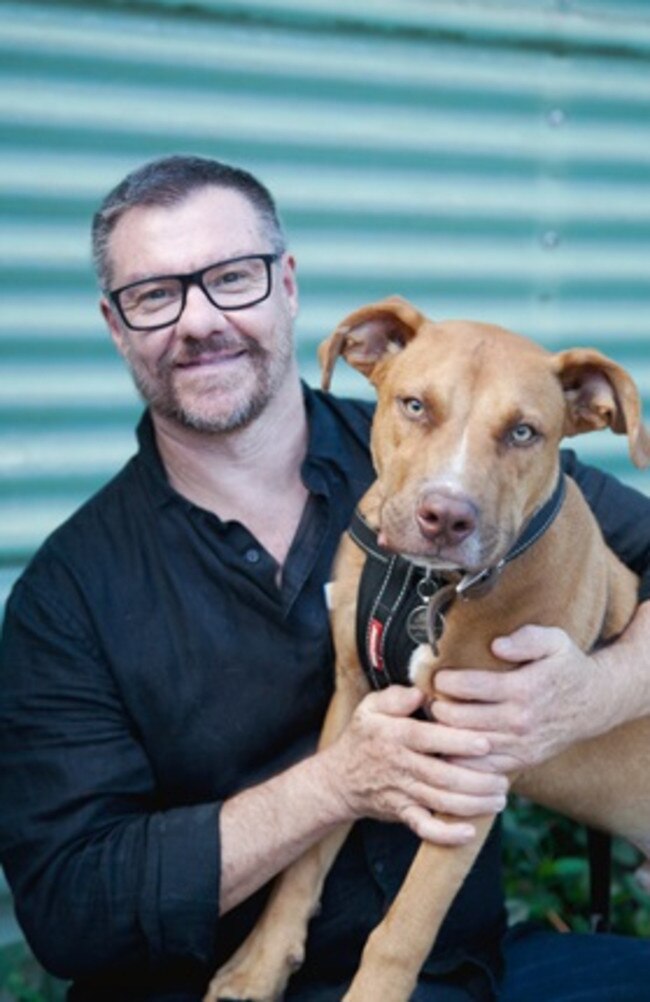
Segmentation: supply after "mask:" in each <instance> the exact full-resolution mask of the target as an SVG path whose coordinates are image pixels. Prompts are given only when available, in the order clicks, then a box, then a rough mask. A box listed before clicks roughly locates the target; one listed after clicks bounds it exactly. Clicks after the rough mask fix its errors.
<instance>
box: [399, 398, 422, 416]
mask: <svg viewBox="0 0 650 1002" xmlns="http://www.w3.org/2000/svg"><path fill="white" fill-rule="evenodd" d="M400 406H401V408H402V410H403V411H404V413H405V414H406V416H407V417H409V418H419V417H422V415H423V414H424V404H423V403H422V401H421V400H418V398H417V397H402V399H401V400H400Z"/></svg>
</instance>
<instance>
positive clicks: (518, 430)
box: [508, 424, 539, 445]
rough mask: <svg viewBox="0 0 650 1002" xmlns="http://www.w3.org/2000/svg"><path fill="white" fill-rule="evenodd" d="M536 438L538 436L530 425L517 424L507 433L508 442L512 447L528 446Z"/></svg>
mask: <svg viewBox="0 0 650 1002" xmlns="http://www.w3.org/2000/svg"><path fill="white" fill-rule="evenodd" d="M536 438H539V435H538V433H537V430H536V429H535V428H533V426H532V424H517V425H515V427H514V428H511V429H510V431H509V432H508V441H509V442H510V443H511V444H512V445H530V444H531V442H534V441H535V439H536Z"/></svg>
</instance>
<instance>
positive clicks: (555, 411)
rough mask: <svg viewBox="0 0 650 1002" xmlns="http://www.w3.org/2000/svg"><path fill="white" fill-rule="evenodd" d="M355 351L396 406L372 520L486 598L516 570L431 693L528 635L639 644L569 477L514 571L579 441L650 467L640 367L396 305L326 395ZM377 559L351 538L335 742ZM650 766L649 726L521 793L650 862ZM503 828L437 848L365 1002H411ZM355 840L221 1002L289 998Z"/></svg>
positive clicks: (379, 425) (617, 735) (339, 350)
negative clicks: (598, 433)
mask: <svg viewBox="0 0 650 1002" xmlns="http://www.w3.org/2000/svg"><path fill="white" fill-rule="evenodd" d="M340 354H341V355H343V356H344V357H345V359H346V361H347V362H349V363H350V364H351V365H353V366H354V367H355V368H356V369H358V370H360V371H361V372H362V373H364V374H365V375H366V376H367V377H368V378H369V379H370V381H371V382H372V383H373V385H374V386H375V387H376V389H377V393H378V405H377V412H376V416H375V419H374V424H373V431H372V451H373V458H374V463H375V467H376V471H377V480H376V482H375V483H374V484H373V486H372V487H371V489H370V490H369V491H368V493H367V494H366V495H365V497H364V498H363V500H362V502H361V504H360V509H361V512H362V514H363V516H364V518H365V520H366V522H367V523H368V524H369V525H370V526H371V527H373V528H374V529H375V530H377V532H378V534H379V543H380V544H381V546H383V547H385V548H387V549H389V550H391V551H394V552H397V553H400V554H402V555H404V556H406V557H407V558H408V560H409V561H411V562H413V563H414V564H416V565H424V566H425V567H428V568H432V569H435V570H441V571H442V572H444V573H449V574H450V575H451V577H452V579H453V578H454V572H455V571H456V570H457V569H462V575H463V577H462V579H461V580H462V581H463V582H465V584H466V585H467V584H468V582H469V586H470V587H472V581H473V580H474V577H475V575H480V574H481V572H484V571H486V570H490V569H493V568H497V569H498V571H497V572H495V573H493V574H491V575H486V577H488V578H489V580H488V583H487V585H486V587H483V588H481V589H479V592H478V593H477V594H475V596H474V597H473V598H472V599H471V600H469V594H468V596H467V600H466V601H462V600H457V601H454V602H453V603H452V604H451V605H450V607H449V608H448V609H447V611H446V614H445V625H444V630H443V632H442V635H441V636H440V637H432V638H431V639H432V641H433V647H435V649H436V654H434V651H433V649H432V646H431V645H430V644H429V643H425V644H422V645H421V646H419V647H417V648H416V650H415V652H414V654H413V656H412V657H411V661H410V664H409V674H410V677H411V680H412V681H413V682H414V684H416V685H418V686H419V687H420V688H421V689H422V690H424V692H425V693H427V695H428V696H429V697H433V696H434V690H435V672H436V668H437V667H438V666H439V665H442V664H444V665H445V666H446V667H449V666H454V667H459V668H461V667H477V666H492V667H494V668H495V669H503V668H504V667H512V666H511V665H508V666H506V665H504V663H503V662H499V661H498V660H497V659H496V658H495V657H494V656H493V655H492V654H491V652H490V644H491V641H492V640H493V639H494V637H495V636H500V635H505V634H508V633H510V632H512V631H514V630H515V629H516V628H518V627H520V626H522V625H523V624H525V623H537V624H541V625H553V626H560V627H562V628H563V629H564V630H566V631H567V632H568V633H569V634H570V635H571V636H572V637H573V639H574V640H575V642H576V643H577V644H578V645H579V646H580V647H581V648H582V649H584V650H589V649H590V648H591V647H592V646H593V645H594V644H595V643H596V642H597V641H598V640H604V639H606V638H610V637H613V636H615V635H617V634H618V633H620V632H621V631H622V630H623V628H624V627H625V626H626V624H627V623H628V621H629V620H630V618H631V616H632V614H633V612H634V609H635V606H636V602H637V598H636V596H637V585H638V582H637V579H636V578H635V576H634V575H633V574H632V573H631V572H630V571H628V570H627V569H626V568H625V567H623V565H622V564H621V563H620V562H619V561H618V560H617V559H616V557H615V556H614V555H613V554H612V553H611V551H610V550H608V549H607V548H606V547H605V545H604V542H603V540H602V537H601V535H600V530H599V528H598V526H597V524H596V522H595V520H594V518H593V516H592V515H591V513H590V511H589V509H588V507H587V504H586V503H585V501H584V500H583V498H582V495H581V493H580V491H579V490H578V489H577V488H576V487H575V486H574V485H573V484H572V482H571V481H570V480H569V479H568V478H567V479H566V495H565V497H564V499H563V500H562V501H561V507H560V508H559V513H558V514H557V515H556V517H555V518H554V519H552V521H551V524H550V525H545V526H544V527H543V529H544V530H545V531H543V532H542V533H541V535H540V538H538V539H537V540H536V541H534V543H533V545H531V546H529V548H528V549H526V550H525V552H523V553H521V554H516V555H515V556H514V558H513V559H510V557H511V555H512V552H513V549H512V548H513V544H515V543H516V541H517V540H519V539H520V538H521V534H522V530H525V528H526V526H530V524H531V519H533V518H534V517H535V515H536V512H538V511H539V509H540V507H543V506H544V505H545V504H546V503H547V502H548V501H549V498H552V497H553V496H557V494H556V493H555V490H556V485H557V484H558V483H560V479H559V458H558V445H559V443H560V440H561V439H562V438H563V437H564V436H565V435H575V434H579V433H581V432H586V431H592V430H595V429H598V428H603V427H606V426H609V427H610V428H612V430H613V431H615V432H617V433H619V434H621V433H626V434H627V435H628V439H629V449H630V454H631V456H632V459H633V460H634V462H635V463H636V464H637V465H638V466H642V465H645V464H647V463H649V462H650V435H649V434H648V432H647V431H646V430H645V429H644V428H643V426H642V424H641V407H640V402H639V396H638V393H637V390H636V388H635V386H634V384H633V382H632V380H631V379H630V377H629V376H628V375H627V373H626V372H625V371H624V370H623V369H621V368H620V367H619V366H618V365H616V364H615V363H614V362H612V361H610V360H609V359H607V358H605V357H604V356H603V355H601V354H600V353H599V352H596V351H592V350H589V349H575V350H571V351H564V352H560V353H559V354H556V355H553V354H550V353H549V352H547V351H545V350H543V349H542V348H540V347H538V346H536V345H534V344H533V343H531V342H530V341H528V340H526V339H524V338H522V337H519V336H518V335H516V334H511V333H509V332H508V331H505V330H502V329H500V328H497V327H492V326H488V325H486V324H479V323H473V322H467V321H445V322H441V323H433V322H432V321H430V320H427V319H426V318H425V317H424V316H423V315H422V314H421V313H419V312H418V311H417V310H416V309H415V308H414V307H412V306H411V305H410V304H409V303H407V302H405V301H404V300H401V299H396V298H394V299H389V300H386V301H384V302H381V303H379V304H376V305H373V306H368V307H365V308H363V309H361V310H358V311H357V312H355V313H353V314H352V315H351V316H350V317H348V318H347V319H346V320H345V321H344V322H343V324H342V325H341V326H340V327H339V328H338V329H337V330H336V331H335V333H334V334H333V335H332V336H331V337H330V338H329V339H328V340H327V341H326V342H325V343H324V344H323V345H322V346H321V360H322V363H323V367H324V385H325V387H327V386H328V385H329V380H330V376H331V372H332V368H333V366H334V362H335V360H336V358H337V356H338V355H340ZM554 514H555V513H554ZM506 557H508V562H505V563H503V562H504V559H505V558H506ZM365 559H366V554H365V553H364V552H363V550H362V549H360V548H359V546H358V545H357V544H356V542H355V541H354V540H353V539H352V538H351V537H350V536H346V538H345V539H344V540H343V543H342V545H341V549H340V552H339V558H338V563H337V572H336V584H335V593H334V610H333V628H334V634H335V641H336V650H337V664H336V692H335V695H334V697H333V700H332V703H331V705H330V708H329V711H328V714H327V718H326V721H325V725H324V729H323V732H322V737H321V746H326V745H327V744H329V743H331V742H332V741H334V740H335V739H336V738H337V737H338V736H339V734H340V733H341V732H342V730H343V729H344V727H345V726H346V724H347V723H348V721H349V719H350V717H351V715H352V713H353V711H354V708H355V707H356V705H357V703H358V702H359V700H360V699H361V698H362V697H363V695H364V694H365V693H366V692H367V690H368V683H367V681H366V679H365V676H364V675H363V672H362V671H361V669H360V667H359V656H358V652H357V646H356V636H355V609H356V602H357V589H358V584H359V578H360V573H361V569H362V566H363V564H364V561H365ZM558 570H559V571H560V573H558ZM459 576H460V575H456V577H455V580H458V577H459ZM461 591H462V586H461ZM459 598H462V595H461V594H460V593H459ZM429 626H430V627H431V624H429ZM649 769H650V719H644V720H641V721H638V722H635V723H632V724H628V725H625V726H624V727H619V728H617V729H616V730H614V731H612V732H611V733H610V734H608V735H606V736H604V737H602V738H598V739H594V740H592V741H589V742H583V743H582V744H581V745H577V746H574V747H573V748H572V749H571V750H569V751H568V752H566V753H564V754H562V755H561V756H559V757H558V758H556V759H554V760H553V761H552V762H550V763H547V764H545V765H543V766H539V767H537V768H535V769H534V770H531V771H529V772H528V773H526V774H523V775H521V776H520V777H518V778H517V790H518V791H521V792H525V793H526V794H527V795H528V796H532V797H533V799H535V800H536V801H537V802H539V803H541V804H544V805H546V806H548V807H552V808H555V809H558V810H560V811H562V812H563V813H565V814H567V815H569V816H571V817H573V818H575V819H576V820H578V821H581V822H586V823H589V824H591V825H593V826H596V827H600V828H603V829H605V830H607V831H611V832H615V833H617V834H620V835H623V836H625V837H626V838H627V839H629V840H630V841H631V842H632V843H634V844H635V845H636V846H637V847H639V848H640V849H641V850H642V851H643V852H644V853H645V854H646V856H648V855H650V796H649V791H650V785H649V783H648V775H649V774H650V772H649ZM622 776H624V777H625V782H624V783H622V782H621V777H622ZM492 822H493V818H492V817H483V818H479V819H477V820H476V822H475V824H476V828H477V832H478V835H477V837H476V838H475V839H474V840H473V842H472V843H471V844H469V845H467V846H463V847H459V848H458V847H454V848H442V847H438V846H435V845H432V844H429V843H423V844H422V846H421V847H420V849H419V851H418V853H417V855H416V858H415V860H414V862H413V864H412V866H411V869H410V871H409V873H408V875H407V878H406V880H405V882H404V885H403V886H402V888H401V890H400V892H399V894H398V896H397V898H396V899H395V902H394V904H393V906H392V907H391V909H390V911H389V913H388V915H387V916H386V918H385V919H384V921H383V922H382V923H381V924H380V926H378V928H377V929H376V930H375V931H374V932H373V934H372V935H371V937H370V938H369V940H368V943H367V945H366V948H365V950H364V954H363V958H362V963H361V967H360V969H359V971H358V973H357V976H356V977H355V979H354V982H353V984H352V986H351V988H350V990H349V991H348V993H347V995H346V996H345V998H346V1000H347V1002H369V1000H373V999H381V1000H382V1002H406V1000H407V999H408V997H409V995H410V993H411V991H412V990H413V988H414V986H415V982H416V979H417V976H418V973H419V970H420V967H421V965H422V963H423V962H424V960H425V958H426V956H427V954H428V952H429V951H430V949H431V947H432V944H433V942H434V940H435V938H436V935H437V932H438V929H439V927H440V925H441V923H442V921H443V919H444V916H445V914H446V912H447V910H448V908H449V905H450V904H451V902H452V900H453V898H454V895H455V894H456V891H457V890H458V888H459V887H460V885H461V883H462V882H463V880H464V878H465V876H466V874H467V873H468V871H469V869H470V867H471V866H472V863H473V861H474V859H475V858H476V855H477V853H478V852H479V850H480V848H481V845H482V844H483V841H484V839H485V837H486V835H487V833H488V831H489V829H490V826H491V824H492ZM348 830H349V829H348V827H345V828H344V829H342V830H338V831H337V832H335V833H334V834H333V835H332V836H330V837H329V838H328V839H326V840H325V841H324V842H323V843H321V844H320V845H317V846H315V847H314V848H313V849H312V850H310V851H309V852H307V853H306V854H305V856H304V857H302V858H301V859H300V860H298V861H297V863H295V864H294V865H293V866H292V867H290V868H289V869H288V870H287V871H286V872H285V873H284V874H283V875H282V876H281V877H280V878H279V880H278V882H277V884H276V887H275V888H274V892H273V894H272V896H271V899H270V901H269V904H268V906H267V909H266V911H265V913H264V915H263V916H262V918H261V920H260V922H259V923H258V925H257V927H256V928H255V929H254V930H253V933H252V934H251V936H250V937H249V939H248V940H247V941H246V942H245V943H244V945H243V946H242V947H241V948H240V950H239V951H238V952H237V954H236V955H235V956H234V957H233V958H232V959H231V961H230V962H229V963H228V964H227V965H226V966H225V967H224V968H223V969H222V970H221V971H220V972H219V973H218V974H217V975H216V976H215V978H214V980H213V981H212V983H211V986H210V990H209V992H208V995H207V996H206V1002H215V1000H217V999H218V998H220V997H221V998H227V999H249V1000H254V1002H272V1000H274V999H277V998H278V997H279V996H280V995H281V993H282V991H283V989H284V986H285V984H286V982H287V980H288V978H289V976H290V974H291V972H292V970H293V969H295V967H296V966H297V965H298V964H299V963H300V962H301V960H302V957H303V955H304V944H305V938H306V931H307V923H308V921H309V918H310V916H311V915H312V914H313V912H314V911H315V909H316V906H317V903H318V899H319V897H320V893H321V889H322V886H323V882H324V880H325V877H326V875H327V872H328V870H329V867H330V865H331V863H332V861H333V860H334V858H335V856H336V853H337V852H338V850H339V848H340V846H341V844H342V842H343V840H344V839H345V837H346V835H347V833H348Z"/></svg>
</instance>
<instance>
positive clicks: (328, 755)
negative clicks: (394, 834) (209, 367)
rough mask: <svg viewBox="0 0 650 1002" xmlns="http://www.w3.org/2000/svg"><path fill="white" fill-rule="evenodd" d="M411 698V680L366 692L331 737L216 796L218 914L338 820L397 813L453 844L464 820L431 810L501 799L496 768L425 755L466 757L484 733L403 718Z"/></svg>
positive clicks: (466, 808)
mask: <svg viewBox="0 0 650 1002" xmlns="http://www.w3.org/2000/svg"><path fill="white" fill-rule="evenodd" d="M421 703H422V694H421V693H420V692H419V690H417V689H405V688H402V687H400V686H392V687H391V688H389V689H386V690H385V691H384V692H381V693H372V694H370V695H368V696H367V697H366V698H365V699H364V700H363V701H362V703H361V704H360V705H359V707H358V708H357V710H356V712H355V714H354V716H353V718H352V720H351V722H350V724H349V725H348V727H347V728H346V730H345V732H344V733H343V734H342V735H341V737H340V738H339V740H338V741H336V742H335V743H334V744H333V745H331V746H330V747H329V748H327V749H324V750H323V751H321V752H318V753H317V754H315V755H313V756H312V757H311V758H309V759H306V760H305V761H303V762H300V763H298V765H296V766H294V767H293V768H291V769H289V770H287V771H286V772H284V773H281V774H280V775H278V776H276V777H274V778H273V779H271V780H269V781H268V782H265V783H262V784H260V785H259V786H256V787H253V788H251V789H249V790H246V791H244V792H242V793H240V794H238V795H237V796H235V797H233V798H231V799H230V800H228V801H226V802H225V803H224V805H223V807H222V810H221V817H220V834H221V891H220V902H221V913H222V914H224V913H225V912H227V911H228V910H229V909H230V908H232V907H234V906H235V905H236V904H238V903H239V902H240V901H242V900H244V899H245V898H247V897H249V896H250V895H251V894H252V893H253V892H254V891H255V890H257V889H258V888H259V887H260V886H262V885H263V884H264V883H266V881H267V880H269V879H270V878H271V877H273V876H275V874H276V873H278V872H279V871H280V870H282V869H284V867H285V866H287V865H288V864H289V863H291V862H293V860H294V859H296V858H297V857H298V856H299V855H301V853H302V852H304V851H305V850H306V849H307V848H309V846H311V845H313V844H314V843H315V842H316V841H318V840H319V839H320V838H322V837H323V836H325V835H326V834H327V833H328V832H329V831H331V830H332V829H333V828H334V827H336V826H337V825H339V824H341V823H346V822H351V821H355V820H357V819H358V818H361V817H374V818H379V819H381V820H384V821H401V822H403V823H404V824H407V825H409V827H410V828H411V829H412V830H413V831H415V833H416V834H417V835H419V837H420V838H424V839H428V840H429V841H431V842H436V843H438V844H441V845H457V844H462V843H463V842H467V841H469V839H471V838H472V836H473V835H474V828H473V826H472V825H471V824H469V823H467V822H464V821H462V820H459V821H458V822H457V823H448V822H447V823H446V822H444V821H441V820H440V819H439V818H437V817H436V816H435V815H433V814H432V813H431V812H432V811H437V812H441V813H448V814H452V815H455V816H458V817H459V819H462V818H468V817H475V816H477V815H481V814H485V813H494V812H498V811H500V810H502V809H503V807H504V806H505V793H506V783H505V780H504V779H503V777H501V776H497V775H490V774H489V773H483V774H482V773H481V772H479V771H477V770H475V769H471V768H466V767H464V766H462V765H457V764H455V763H453V762H451V761H447V760H445V759H444V758H437V757H434V756H436V755H441V756H449V757H450V758H454V757H457V758H463V759H468V760H469V758H471V757H474V756H481V755H484V754H485V753H486V752H487V751H488V750H489V744H488V742H487V740H486V739H485V738H484V737H481V736H480V735H476V734H474V733H472V732H467V731H465V732H463V731H457V730H454V729H452V728H448V727H443V726H439V725H436V724H431V723H429V722H426V721H421V720H415V719H412V718H411V717H410V714H411V713H413V712H414V710H416V709H417V708H418V707H419V706H420V705H421Z"/></svg>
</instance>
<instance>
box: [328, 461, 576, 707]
mask: <svg viewBox="0 0 650 1002" xmlns="http://www.w3.org/2000/svg"><path fill="white" fill-rule="evenodd" d="M565 494H566V479H565V476H564V474H563V473H560V475H559V477H558V480H557V483H556V485H555V488H554V490H553V493H552V494H551V496H550V498H549V499H548V500H547V501H546V502H545V503H544V504H543V505H541V507H540V508H538V510H537V511H536V512H535V513H534V514H533V515H532V517H531V518H530V519H529V521H528V522H527V524H526V526H525V527H524V529H523V531H522V532H521V533H520V535H519V536H518V538H517V539H516V541H515V543H514V544H513V546H512V547H511V548H510V550H509V551H508V553H507V554H506V555H505V557H503V558H502V559H501V560H500V561H499V562H498V563H497V564H495V565H494V566H492V567H487V568H484V569H483V570H481V571H478V572H473V573H469V572H463V571H462V570H459V571H457V572H452V573H451V574H448V573H446V572H444V573H439V572H432V571H428V570H427V569H426V568H424V567H422V566H421V565H419V564H416V563H414V562H413V561H411V560H409V559H408V558H406V557H404V556H402V555H400V554H395V553H392V552H391V551H390V550H386V549H384V548H383V547H381V546H380V545H379V543H378V542H377V533H376V532H375V530H374V529H372V528H371V527H370V526H369V525H368V523H367V522H366V520H365V519H364V517H363V515H362V514H361V512H360V511H359V510H358V509H357V510H355V512H354V513H353V516H352V520H351V523H350V527H349V529H348V533H349V535H350V537H351V538H352V539H353V540H354V542H355V543H356V544H357V545H358V546H359V547H361V549H362V550H364V551H365V552H366V554H367V556H368V557H369V558H371V559H366V562H365V565H364V568H363V571H362V575H361V580H360V584H359V596H358V603H357V646H358V649H359V654H360V656H361V662H362V664H363V667H364V670H365V672H366V675H367V676H368V678H369V680H370V682H371V684H372V685H373V686H374V687H375V688H383V687H384V686H386V685H389V684H390V683H391V682H400V683H402V684H408V683H410V680H409V679H408V678H407V677H406V668H405V666H406V665H407V664H408V661H409V657H410V653H411V652H412V650H413V648H414V647H416V646H417V645H418V644H421V643H427V642H428V643H429V644H430V645H431V647H432V649H433V651H434V654H437V653H438V641H439V639H440V637H441V635H442V632H443V630H444V623H445V614H446V613H447V612H448V610H449V608H450V607H451V605H452V604H453V602H455V601H456V599H459V598H460V599H462V600H464V601H467V600H469V599H478V598H481V597H482V596H483V595H485V594H487V593H488V591H490V590H491V589H492V588H493V587H494V585H495V583H496V581H497V579H498V577H499V574H500V573H501V571H502V570H503V568H504V567H505V566H506V564H508V563H510V562H511V561H512V560H515V559H516V558H517V557H519V556H521V555H522V554H523V553H525V552H526V550H528V549H529V548H530V547H531V546H533V544H534V543H535V542H536V541H537V540H538V539H539V538H540V537H541V536H543V535H544V533H545V532H546V531H547V530H548V529H549V527H550V526H551V525H552V523H553V521H554V520H555V518H556V517H557V515H558V512H559V511H560V508H561V507H562V503H563V501H564V497H565Z"/></svg>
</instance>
